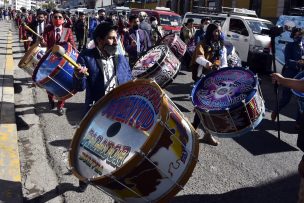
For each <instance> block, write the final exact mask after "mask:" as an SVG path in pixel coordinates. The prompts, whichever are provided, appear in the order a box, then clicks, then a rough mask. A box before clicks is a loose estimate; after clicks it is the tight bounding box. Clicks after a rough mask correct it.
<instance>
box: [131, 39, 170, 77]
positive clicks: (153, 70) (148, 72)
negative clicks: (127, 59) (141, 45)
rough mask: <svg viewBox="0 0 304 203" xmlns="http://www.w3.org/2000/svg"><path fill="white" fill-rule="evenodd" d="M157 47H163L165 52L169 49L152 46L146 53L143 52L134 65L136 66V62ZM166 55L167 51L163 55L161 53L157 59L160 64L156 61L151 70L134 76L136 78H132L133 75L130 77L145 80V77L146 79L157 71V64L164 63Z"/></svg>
mask: <svg viewBox="0 0 304 203" xmlns="http://www.w3.org/2000/svg"><path fill="white" fill-rule="evenodd" d="M158 46H164V47H166V49H167V50H168V49H170V48H169V47H168V46H167V45H156V46H153V47H151V48H150V49H149V50H148V51H146V52H144V53H143V54H142V55H141V57H140V58H139V59H138V60H137V61H136V62H135V64H136V63H137V62H138V61H140V60H141V59H142V58H143V57H144V56H145V55H146V54H147V53H148V52H149V51H151V50H152V49H154V48H156V47H158ZM167 53H168V51H167V52H166V53H164V54H163V52H162V54H161V56H160V58H159V59H158V61H160V62H158V61H157V63H155V64H154V65H153V66H152V67H151V68H148V69H146V71H145V72H144V73H141V74H138V75H136V76H134V75H133V74H132V75H133V76H134V77H136V78H145V77H148V76H149V75H151V74H153V73H154V72H155V71H157V70H159V69H160V67H159V66H157V64H161V63H162V62H163V61H164V59H165V57H166V56H167ZM135 64H134V66H133V68H132V70H133V69H134V67H135Z"/></svg>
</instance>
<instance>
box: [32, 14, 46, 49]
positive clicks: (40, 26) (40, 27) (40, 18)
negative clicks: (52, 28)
mask: <svg viewBox="0 0 304 203" xmlns="http://www.w3.org/2000/svg"><path fill="white" fill-rule="evenodd" d="M45 16H46V13H45V12H43V11H39V12H38V13H37V17H36V19H35V20H34V21H33V22H32V23H31V24H29V27H30V28H31V29H32V30H34V31H35V32H36V33H37V34H38V35H40V36H42V34H43V32H44V28H45V27H46V18H45ZM28 39H29V40H30V41H32V43H31V45H33V44H35V43H36V42H37V36H36V35H34V34H33V33H32V32H28Z"/></svg>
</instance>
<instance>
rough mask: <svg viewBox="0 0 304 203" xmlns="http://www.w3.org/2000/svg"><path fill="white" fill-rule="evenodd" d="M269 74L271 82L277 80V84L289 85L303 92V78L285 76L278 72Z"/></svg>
mask: <svg viewBox="0 0 304 203" xmlns="http://www.w3.org/2000/svg"><path fill="white" fill-rule="evenodd" d="M271 76H272V81H273V83H274V82H277V83H278V84H279V85H282V86H285V87H289V88H291V89H294V90H296V91H299V92H304V80H298V79H293V78H285V77H283V76H282V75H281V74H280V73H273V74H271Z"/></svg>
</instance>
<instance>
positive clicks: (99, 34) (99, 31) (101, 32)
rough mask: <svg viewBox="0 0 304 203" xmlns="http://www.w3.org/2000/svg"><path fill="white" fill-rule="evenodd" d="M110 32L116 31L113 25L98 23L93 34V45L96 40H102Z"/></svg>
mask: <svg viewBox="0 0 304 203" xmlns="http://www.w3.org/2000/svg"><path fill="white" fill-rule="evenodd" d="M112 30H117V26H114V25H113V23H109V22H104V23H100V24H99V25H98V26H97V27H96V29H95V31H94V33H93V39H94V41H95V43H96V41H97V38H100V39H104V38H105V37H106V36H107V35H108V34H109V32H111V31H112Z"/></svg>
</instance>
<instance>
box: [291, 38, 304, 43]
mask: <svg viewBox="0 0 304 203" xmlns="http://www.w3.org/2000/svg"><path fill="white" fill-rule="evenodd" d="M293 40H294V41H295V42H298V43H300V42H301V41H302V37H295V38H293Z"/></svg>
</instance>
